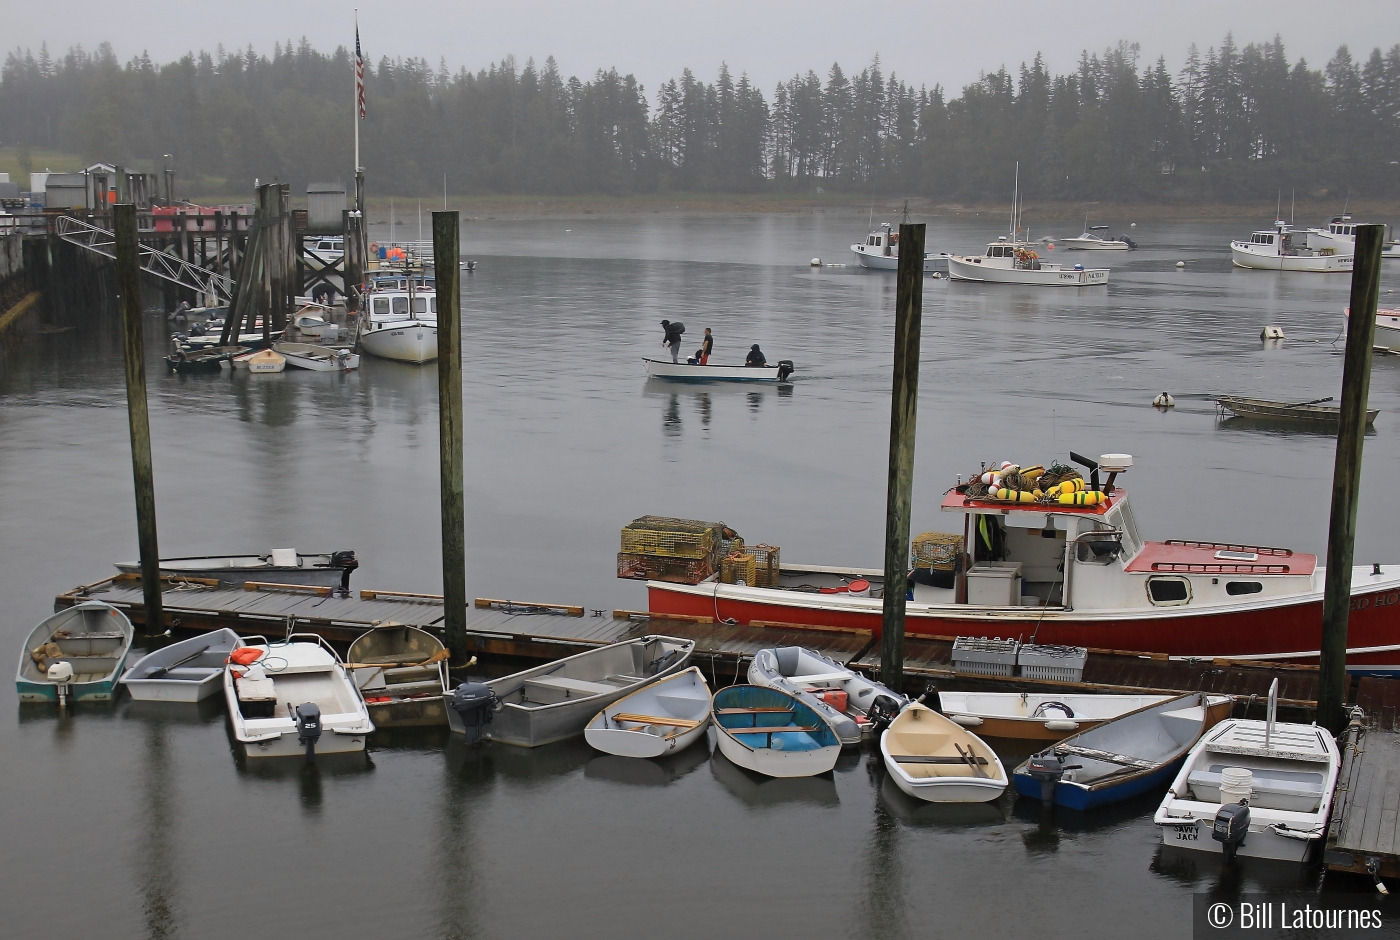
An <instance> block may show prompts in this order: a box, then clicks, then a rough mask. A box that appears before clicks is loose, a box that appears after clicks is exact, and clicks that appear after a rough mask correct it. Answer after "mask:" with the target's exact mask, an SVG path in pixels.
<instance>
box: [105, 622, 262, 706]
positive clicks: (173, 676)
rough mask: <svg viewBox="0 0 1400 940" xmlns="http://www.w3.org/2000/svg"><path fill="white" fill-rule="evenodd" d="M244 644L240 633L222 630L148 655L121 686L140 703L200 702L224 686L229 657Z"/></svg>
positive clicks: (227, 629) (193, 637)
mask: <svg viewBox="0 0 1400 940" xmlns="http://www.w3.org/2000/svg"><path fill="white" fill-rule="evenodd" d="M242 645H243V640H242V638H241V637H239V635H238V634H237V633H234V632H233V631H232V630H230V629H229V628H228V627H220V628H219V629H218V630H214V631H212V632H210V633H201V634H200V635H199V636H192V637H190V638H189V639H187V640H180V641H179V642H176V643H171V644H170V645H169V646H163V647H161V648H160V649H158V650H153V651H152V652H150V653H147V654H146V655H145V656H142V657H141V658H140V659H138V660H137V661H136V665H134V666H132V667H131V668H130V669H128V670H127V671H126V672H124V673H122V678H121V683H122V685H124V686H126V690H127V692H129V693H130V694H131V697H132V698H133V699H135V700H136V701H138V702H200V701H203V700H204V699H206V698H208V697H209V696H211V695H215V694H217V693H218V691H219V690H220V689H221V688H222V687H223V677H224V666H225V664H226V663H227V661H228V657H229V654H230V653H232V652H233V651H234V650H236V649H238V648H239V647H241V646H242Z"/></svg>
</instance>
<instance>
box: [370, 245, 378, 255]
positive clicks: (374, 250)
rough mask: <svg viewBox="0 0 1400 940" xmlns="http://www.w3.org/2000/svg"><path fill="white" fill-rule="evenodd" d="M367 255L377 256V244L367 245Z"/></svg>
mask: <svg viewBox="0 0 1400 940" xmlns="http://www.w3.org/2000/svg"><path fill="white" fill-rule="evenodd" d="M369 253H370V254H372V255H377V254H379V242H370V243H369Z"/></svg>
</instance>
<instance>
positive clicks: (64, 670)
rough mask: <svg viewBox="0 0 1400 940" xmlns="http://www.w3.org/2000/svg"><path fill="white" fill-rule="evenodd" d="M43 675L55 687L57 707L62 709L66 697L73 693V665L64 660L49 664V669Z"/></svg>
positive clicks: (66, 699) (66, 700) (66, 702)
mask: <svg viewBox="0 0 1400 940" xmlns="http://www.w3.org/2000/svg"><path fill="white" fill-rule="evenodd" d="M44 675H45V676H46V677H47V678H48V680H49V681H50V682H52V683H53V684H54V685H55V686H56V687H57V692H58V707H59V708H62V707H64V706H65V705H67V704H68V696H69V695H71V694H72V692H73V664H72V663H70V662H68V660H66V659H60V660H59V661H58V662H55V663H49V668H48V670H47V671H46V672H45V673H44Z"/></svg>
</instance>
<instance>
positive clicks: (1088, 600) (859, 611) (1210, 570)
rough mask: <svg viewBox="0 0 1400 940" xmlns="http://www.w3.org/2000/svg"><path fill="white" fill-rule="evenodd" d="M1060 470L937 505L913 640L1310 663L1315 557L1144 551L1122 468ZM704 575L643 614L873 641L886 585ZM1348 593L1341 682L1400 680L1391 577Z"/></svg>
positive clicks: (661, 585)
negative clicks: (838, 632) (816, 630)
mask: <svg viewBox="0 0 1400 940" xmlns="http://www.w3.org/2000/svg"><path fill="white" fill-rule="evenodd" d="M1071 459H1072V460H1074V461H1075V462H1076V463H1077V464H1079V466H1080V467H1081V468H1082V470H1083V472H1082V473H1081V472H1080V471H1079V470H1076V469H1074V468H1072V467H1070V466H1067V465H1064V464H1059V463H1053V462H1052V463H1051V465H1050V466H1049V467H1042V466H1031V465H1030V464H1026V465H1024V466H1016V465H1013V464H1011V463H1010V462H1005V463H1002V464H997V465H994V466H995V467H996V469H991V468H987V467H984V468H983V469H982V470H978V471H976V473H975V474H973V476H975V477H976V478H977V479H976V480H975V481H974V480H969V481H968V482H961V481H960V482H959V483H958V485H957V486H955V487H954V488H952V489H950V490H949V491H948V493H947V495H946V496H945V497H944V498H943V501H942V505H941V507H940V509H941V511H942V512H943V513H945V514H946V515H947V517H948V518H949V520H950V521H951V522H952V525H950V526H948V527H947V528H948V529H949V530H950V531H947V532H943V533H932V532H931V533H925V535H922V536H919V537H918V538H916V539H915V540H914V547H915V552H914V556H915V557H914V558H913V565H912V568H911V570H910V573H909V575H908V578H907V581H906V583H903V584H900V585H899V588H898V589H899V590H902V591H906V592H907V597H908V601H907V608H906V615H905V629H906V630H907V631H908V632H909V633H910V634H914V635H932V636H943V637H948V636H973V637H1003V638H1010V639H1013V640H1014V639H1017V638H1020V639H1022V640H1029V641H1033V642H1035V643H1038V644H1060V645H1065V646H1075V647H1090V648H1096V649H1119V650H1139V651H1141V652H1144V653H1165V654H1168V655H1171V656H1182V657H1208V658H1209V657H1229V658H1233V659H1258V660H1263V661H1270V662H1279V663H1300V664H1302V663H1312V662H1316V661H1317V657H1318V641H1319V638H1320V636H1321V631H1322V595H1323V583H1324V569H1323V567H1321V566H1319V565H1318V559H1317V557H1316V556H1315V555H1312V554H1308V553H1306V552H1299V551H1294V550H1292V549H1288V548H1269V547H1264V546H1259V545H1254V544H1251V543H1249V542H1247V541H1246V540H1244V539H1239V540H1231V541H1228V542H1225V541H1215V540H1210V539H1202V540H1192V539H1169V540H1166V541H1150V540H1148V539H1145V538H1144V537H1143V535H1142V534H1141V532H1140V530H1139V527H1138V521H1137V518H1136V516H1135V514H1134V512H1133V508H1132V505H1131V503H1130V501H1129V498H1128V492H1127V490H1126V489H1124V488H1123V487H1122V486H1120V485H1118V478H1119V477H1120V476H1122V475H1123V473H1124V472H1126V471H1127V470H1129V468H1131V467H1132V465H1133V460H1132V458H1131V457H1130V456H1128V455H1125V454H1109V455H1105V456H1103V457H1100V458H1099V460H1097V461H1093V460H1089V459H1088V458H1085V457H1081V456H1079V455H1077V454H1072V455H1071ZM1101 473H1106V474H1107V475H1108V476H1107V480H1106V481H1105V480H1101V479H1100V474H1101ZM984 480H985V481H986V482H983V481H984ZM926 549H927V551H926ZM619 570H620V571H621V569H619ZM704 573H705V574H706V577H704V578H701V579H696V580H695V581H690V582H685V581H682V580H680V579H679V578H678V579H677V580H676V581H671V580H657V579H656V575H654V574H649V575H648V577H650V578H651V580H648V581H647V591H648V595H649V602H648V607H649V610H650V611H651V613H652V614H653V615H663V616H664V615H668V614H679V615H683V616H686V617H709V618H713V619H714V620H715V622H721V621H722V622H726V623H729V622H734V623H738V624H748V623H751V622H753V621H762V622H769V623H782V624H806V625H811V626H816V627H837V628H843V629H857V630H869V631H871V632H872V633H873V634H875V635H878V634H879V632H880V628H881V624H882V608H883V603H884V602H883V595H884V587H885V585H884V583H883V582H884V576H883V575H884V573H883V571H881V570H878V569H872V568H853V567H826V566H814V565H813V566H802V565H792V564H782V565H780V566H779V570H778V571H777V572H775V574H774V575H773V577H772V581H771V583H768V584H764V585H763V586H759V584H757V583H747V584H745V583H724V582H723V581H722V580H721V579H720V578H719V577H717V576H715V575H712V574H709V572H708V570H706V571H705V572H704ZM621 576H624V577H630V576H632V575H631V574H630V573H624V574H622V575H621ZM858 584H859V585H860V590H857V589H856V587H857V585H858ZM1351 592H1352V602H1351V615H1350V623H1349V640H1348V644H1349V647H1350V648H1349V649H1348V654H1347V668H1348V670H1349V671H1351V672H1353V673H1361V674H1388V673H1400V564H1395V565H1382V564H1374V565H1363V566H1357V567H1355V568H1353V570H1352V576H1351Z"/></svg>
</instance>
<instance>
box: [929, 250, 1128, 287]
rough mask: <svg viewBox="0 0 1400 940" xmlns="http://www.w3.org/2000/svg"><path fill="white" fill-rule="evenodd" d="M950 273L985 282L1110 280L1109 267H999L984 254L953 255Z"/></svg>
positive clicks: (1084, 282) (1083, 282) (1057, 284)
mask: <svg viewBox="0 0 1400 940" xmlns="http://www.w3.org/2000/svg"><path fill="white" fill-rule="evenodd" d="M948 276H949V277H950V278H952V279H953V280H955V281H978V282H981V283H986V284H1021V285H1023V286H1027V287H1100V286H1102V285H1104V284H1107V283H1108V269H1107V268H1086V269H1085V270H1082V271H1076V270H1074V269H1073V268H1061V267H1059V266H1049V265H1043V266H1042V267H1041V268H1040V269H1039V270H1035V269H1029V268H1010V267H999V266H997V265H992V264H988V263H986V260H985V259H983V258H981V257H973V256H958V255H950V256H949V257H948Z"/></svg>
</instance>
